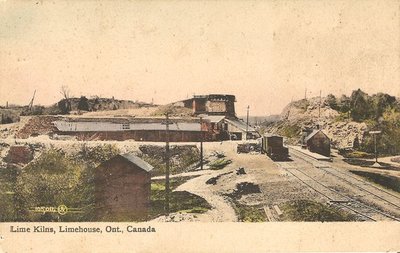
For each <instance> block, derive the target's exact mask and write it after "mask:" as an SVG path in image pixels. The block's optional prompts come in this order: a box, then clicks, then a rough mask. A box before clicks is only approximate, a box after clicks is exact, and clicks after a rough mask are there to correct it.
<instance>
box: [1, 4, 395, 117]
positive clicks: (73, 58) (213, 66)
mask: <svg viewBox="0 0 400 253" xmlns="http://www.w3.org/2000/svg"><path fill="white" fill-rule="evenodd" d="M399 12H400V1H384V0H379V1H370V0H351V1H350V0H346V1H336V0H335V1H334V0H331V1H323V0H304V1H285V0H276V1H272V0H270V1H238V0H237V1H107V2H105V1H102V2H101V1H78V0H76V1H46V0H43V1H38V2H36V1H31V2H28V1H10V0H0V13H1V14H0V105H5V103H6V101H9V103H16V104H28V102H29V100H30V98H31V96H32V94H33V91H34V90H35V89H36V90H37V96H36V100H35V103H39V104H44V105H48V104H52V103H54V102H56V101H58V100H59V99H60V98H61V95H60V93H59V91H60V87H61V86H62V85H67V86H68V87H69V88H70V90H71V93H72V95H74V96H80V95H86V96H90V95H99V96H104V97H112V96H114V97H115V98H118V99H131V100H140V101H145V102H150V101H151V100H152V98H154V102H155V103H159V104H165V103H169V102H173V101H177V100H181V99H185V98H187V97H188V96H189V97H191V96H192V95H193V94H208V93H227V94H234V95H236V97H237V103H236V111H237V113H238V114H239V115H244V114H245V111H246V107H247V105H250V113H251V114H252V115H260V116H261V115H268V114H273V113H280V112H281V110H282V108H283V107H284V106H285V105H286V104H287V103H289V102H290V101H291V99H292V98H293V99H294V100H295V99H300V98H303V97H304V91H305V88H307V90H308V91H309V94H308V96H317V95H319V91H320V90H322V94H323V95H326V94H328V93H334V94H342V93H346V94H350V92H351V90H353V89H356V88H361V89H363V90H365V91H366V92H368V93H376V92H388V93H390V94H392V95H396V96H400V16H399Z"/></svg>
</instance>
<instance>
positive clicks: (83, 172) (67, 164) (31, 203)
mask: <svg viewBox="0 0 400 253" xmlns="http://www.w3.org/2000/svg"><path fill="white" fill-rule="evenodd" d="M90 174H91V173H90V172H89V171H88V168H87V167H86V166H84V165H83V164H81V163H78V162H77V161H75V160H73V159H71V158H68V157H66V156H65V155H64V154H63V153H61V152H58V151H55V150H49V151H47V152H45V153H43V154H42V155H41V156H40V157H39V158H38V159H37V160H36V161H35V162H33V163H30V164H29V165H27V166H26V167H25V168H24V169H23V171H22V172H21V173H20V174H19V175H18V176H17V178H16V182H15V195H14V201H15V210H16V220H17V221H71V220H73V221H79V220H87V219H90V216H91V215H90V214H91V213H92V211H93V210H92V208H93V202H94V200H93V192H92V191H93V187H94V186H93V184H90V183H88V181H90V179H89V178H90ZM59 205H66V206H67V207H70V208H80V209H82V213H69V214H66V215H65V216H62V215H60V214H58V213H46V214H43V213H34V212H31V211H29V210H30V209H32V208H34V207H41V206H44V207H58V206H59Z"/></svg>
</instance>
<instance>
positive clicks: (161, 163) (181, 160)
mask: <svg viewBox="0 0 400 253" xmlns="http://www.w3.org/2000/svg"><path fill="white" fill-rule="evenodd" d="M139 149H140V150H141V151H142V152H141V153H139V154H138V156H139V157H140V158H142V159H143V160H145V161H146V162H148V163H149V164H151V165H152V166H153V167H154V169H153V170H152V171H151V173H152V175H154V176H158V175H165V166H166V165H165V147H163V146H155V145H142V146H140V147H139ZM199 161H200V151H199V149H198V148H197V147H196V146H189V145H188V146H171V147H170V173H171V174H179V173H182V172H187V171H190V170H191V169H192V168H194V165H195V164H197V163H198V162H199Z"/></svg>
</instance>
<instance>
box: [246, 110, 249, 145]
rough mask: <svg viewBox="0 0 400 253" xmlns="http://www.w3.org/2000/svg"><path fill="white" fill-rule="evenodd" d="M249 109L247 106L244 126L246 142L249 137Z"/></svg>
mask: <svg viewBox="0 0 400 253" xmlns="http://www.w3.org/2000/svg"><path fill="white" fill-rule="evenodd" d="M249 109H250V106H249V105H248V106H247V124H246V140H247V136H248V135H249V133H248V132H249Z"/></svg>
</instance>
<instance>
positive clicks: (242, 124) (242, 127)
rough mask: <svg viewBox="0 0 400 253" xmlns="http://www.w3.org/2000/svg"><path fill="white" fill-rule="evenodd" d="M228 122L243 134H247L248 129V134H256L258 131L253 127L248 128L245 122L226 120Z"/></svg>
mask: <svg viewBox="0 0 400 253" xmlns="http://www.w3.org/2000/svg"><path fill="white" fill-rule="evenodd" d="M224 120H225V121H226V122H228V123H229V124H232V125H233V126H235V127H237V128H239V129H240V130H242V131H243V132H246V129H247V131H248V132H256V130H255V129H254V128H253V127H251V126H250V125H249V126H248V127H247V124H246V123H245V122H243V121H240V120H237V119H224Z"/></svg>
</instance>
